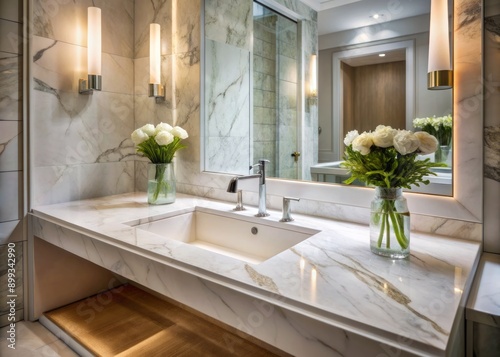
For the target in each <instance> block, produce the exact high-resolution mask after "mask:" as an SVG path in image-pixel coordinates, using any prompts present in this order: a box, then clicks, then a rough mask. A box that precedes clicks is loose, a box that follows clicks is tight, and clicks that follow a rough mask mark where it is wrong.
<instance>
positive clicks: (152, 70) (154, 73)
mask: <svg viewBox="0 0 500 357" xmlns="http://www.w3.org/2000/svg"><path fill="white" fill-rule="evenodd" d="M160 45H161V43H160V25H158V24H150V25H149V83H154V84H160V83H161V50H160V49H161V47H160Z"/></svg>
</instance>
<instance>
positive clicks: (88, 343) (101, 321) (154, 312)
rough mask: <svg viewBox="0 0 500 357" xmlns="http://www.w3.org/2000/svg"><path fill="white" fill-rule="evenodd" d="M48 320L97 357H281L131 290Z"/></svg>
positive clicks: (123, 289)
mask: <svg viewBox="0 0 500 357" xmlns="http://www.w3.org/2000/svg"><path fill="white" fill-rule="evenodd" d="M45 316H46V317H47V318H48V319H49V320H51V321H52V322H53V323H54V324H56V325H57V326H59V327H60V328H61V329H63V330H64V331H65V332H66V333H68V334H69V335H70V336H72V337H73V338H74V339H75V340H76V341H77V342H78V343H80V344H81V345H82V346H84V347H85V348H86V349H87V350H89V351H90V352H91V353H93V354H95V355H96V356H134V357H136V356H148V357H149V356H189V357H192V356H204V357H205V356H214V357H215V356H217V357H222V356H241V357H246V356H248V357H250V356H251V357H258V356H278V354H274V353H272V352H270V351H269V350H267V349H265V348H263V347H261V346H258V345H256V344H254V343H252V342H250V341H248V340H247V339H244V338H242V337H240V336H238V335H236V334H234V333H232V332H229V331H227V330H226V329H224V328H222V327H220V326H218V325H215V324H213V323H211V322H209V321H207V320H205V319H203V318H201V317H199V316H197V315H195V314H193V313H191V312H189V311H187V310H185V309H183V308H181V307H178V306H176V305H174V304H172V303H170V302H167V301H165V300H163V299H160V298H158V297H156V296H153V295H152V294H150V293H147V292H145V291H143V290H141V289H139V288H137V287H135V286H132V285H124V286H121V287H118V288H116V289H113V290H110V291H107V292H104V293H101V294H98V295H96V296H93V297H90V298H87V299H85V300H82V301H78V302H76V303H73V304H70V305H67V306H64V307H61V308H59V309H56V310H53V311H50V312H47V313H45ZM279 355H282V356H283V355H285V354H282V353H279Z"/></svg>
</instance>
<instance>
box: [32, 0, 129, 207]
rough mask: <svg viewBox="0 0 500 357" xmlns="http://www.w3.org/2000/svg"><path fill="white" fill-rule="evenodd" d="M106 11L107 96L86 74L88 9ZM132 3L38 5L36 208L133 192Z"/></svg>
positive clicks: (101, 0)
mask: <svg viewBox="0 0 500 357" xmlns="http://www.w3.org/2000/svg"><path fill="white" fill-rule="evenodd" d="M92 3H95V6H98V7H100V8H101V11H102V74H103V78H102V91H96V92H94V94H93V95H82V94H79V93H78V79H79V78H86V77H87V76H86V74H87V70H86V68H87V56H86V46H87V43H86V42H87V36H86V31H87V27H86V25H87V7H88V6H92ZM133 20H134V1H133V0H106V1H104V0H94V1H91V0H76V1H72V2H69V1H52V2H48V1H39V0H35V1H34V2H33V29H32V32H33V40H32V43H31V54H32V58H31V62H32V63H31V70H32V76H33V78H32V82H31V86H32V90H31V98H30V106H31V117H30V123H31V132H32V134H33V135H32V141H31V143H30V145H31V150H30V151H31V155H32V172H31V179H32V196H33V197H32V204H33V205H35V206H36V205H44V204H52V203H57V202H65V201H71V200H76V199H84V198H90V197H97V196H102V195H110V194H117V193H121V192H129V191H132V190H133V189H134V156H133V152H134V150H133V147H132V145H131V144H132V143H131V141H130V140H129V139H128V138H129V136H130V133H131V132H132V130H133V129H134V100H133V94H134V77H133V73H134V70H133V69H134V41H133V34H134V27H133V26H134V22H133Z"/></svg>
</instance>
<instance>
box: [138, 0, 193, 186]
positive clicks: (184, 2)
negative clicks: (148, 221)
mask: <svg viewBox="0 0 500 357" xmlns="http://www.w3.org/2000/svg"><path fill="white" fill-rule="evenodd" d="M200 9H201V1H200V0H166V1H159V0H158V1H156V0H155V1H136V2H135V40H134V41H135V45H134V48H135V54H134V78H135V82H134V94H135V96H134V98H135V102H134V106H135V111H134V118H135V124H134V127H135V128H138V127H140V126H142V125H144V124H147V123H151V124H155V125H156V124H158V123H160V122H165V123H168V124H170V125H173V126H175V125H178V126H181V127H182V128H184V129H185V130H186V131H187V132H188V134H189V138H188V139H187V140H184V141H183V143H184V144H186V145H187V148H186V149H183V150H180V151H178V152H177V154H176V158H175V159H174V162H175V164H176V175H177V179H178V180H183V179H182V178H183V177H186V175H189V171H190V170H191V168H192V167H196V166H198V167H199V161H198V158H199V152H200V45H201V42H200V36H201V35H200V31H201V30H200V21H201V20H200V19H201V17H200V11H201V10H200ZM154 22H156V23H159V24H160V26H161V47H162V49H161V53H162V67H161V77H162V82H163V84H164V85H165V94H166V95H165V97H166V98H165V101H159V102H157V101H155V99H154V98H150V97H148V95H147V92H148V83H149V24H150V23H154ZM148 162H149V161H148V160H147V159H144V158H142V159H141V158H137V157H136V161H135V189H136V190H137V191H146V187H147V178H146V175H147V163H148ZM181 163H182V164H181Z"/></svg>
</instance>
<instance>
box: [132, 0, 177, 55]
mask: <svg viewBox="0 0 500 357" xmlns="http://www.w3.org/2000/svg"><path fill="white" fill-rule="evenodd" d="M177 2H178V1H177V0H153V1H135V2H134V3H135V13H134V29H135V31H134V33H135V39H134V58H142V57H148V58H149V24H151V23H157V24H160V26H161V53H162V55H166V54H172V40H171V39H172V12H173V10H174V9H173V6H174V4H176V3H177Z"/></svg>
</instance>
